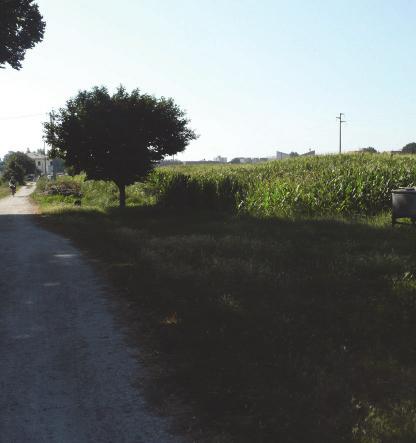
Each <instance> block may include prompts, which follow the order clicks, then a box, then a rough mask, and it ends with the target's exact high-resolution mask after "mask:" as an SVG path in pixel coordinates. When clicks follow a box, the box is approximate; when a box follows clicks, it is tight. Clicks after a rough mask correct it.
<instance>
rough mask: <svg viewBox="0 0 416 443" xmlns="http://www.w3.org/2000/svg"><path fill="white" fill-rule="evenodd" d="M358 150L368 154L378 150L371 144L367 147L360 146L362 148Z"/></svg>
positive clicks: (375, 152)
mask: <svg viewBox="0 0 416 443" xmlns="http://www.w3.org/2000/svg"><path fill="white" fill-rule="evenodd" d="M360 151H361V152H365V153H368V154H377V152H378V151H377V149H376V148H373V147H372V146H369V147H368V148H362V149H360Z"/></svg>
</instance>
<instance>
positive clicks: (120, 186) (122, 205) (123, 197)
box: [117, 184, 126, 208]
mask: <svg viewBox="0 0 416 443" xmlns="http://www.w3.org/2000/svg"><path fill="white" fill-rule="evenodd" d="M117 186H118V189H119V191H120V208H125V207H126V185H124V184H117Z"/></svg>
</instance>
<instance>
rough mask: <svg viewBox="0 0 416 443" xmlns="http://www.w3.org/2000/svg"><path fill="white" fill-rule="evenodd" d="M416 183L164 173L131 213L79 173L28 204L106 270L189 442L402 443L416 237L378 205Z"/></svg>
mask: <svg viewBox="0 0 416 443" xmlns="http://www.w3.org/2000/svg"><path fill="white" fill-rule="evenodd" d="M415 182H416V161H415V160H414V159H413V158H412V157H401V156H400V157H390V156H387V155H377V156H370V155H351V156H347V155H345V156H342V157H339V156H330V157H324V158H316V159H300V158H296V159H293V160H292V159H291V160H287V161H286V160H285V161H281V162H274V163H270V164H264V165H259V166H250V167H247V166H236V167H228V166H224V167H215V168H212V167H205V168H203V167H195V168H191V167H179V168H177V167H174V168H158V169H157V170H155V171H154V172H153V173H152V175H151V176H150V177H149V179H148V181H147V182H145V183H142V184H135V185H132V186H129V187H127V190H126V194H127V208H125V209H124V210H120V209H118V208H116V206H117V204H118V189H117V187H116V186H115V185H112V184H111V183H108V182H94V181H89V182H85V181H84V177H82V176H77V177H74V178H70V177H65V178H61V179H60V180H58V182H57V183H53V182H46V181H40V182H39V185H38V192H37V194H36V195H35V196H34V198H35V199H36V201H37V202H38V203H39V204H40V206H41V209H42V214H43V216H42V222H43V223H44V224H45V225H46V226H48V227H49V228H51V229H55V230H57V231H59V232H64V233H65V234H66V235H67V236H70V237H71V238H72V239H73V240H74V241H75V242H76V243H77V244H79V245H80V246H82V247H83V248H85V249H86V250H88V251H89V252H90V254H92V255H93V256H95V257H97V258H99V259H100V261H101V263H102V264H103V267H104V269H103V271H105V272H106V273H107V274H108V275H109V276H110V278H111V279H112V281H113V284H114V286H115V288H118V290H119V297H120V306H121V308H120V309H121V311H122V312H121V316H122V318H124V319H125V320H126V321H127V322H128V325H129V328H128V329H129V334H130V336H131V338H132V339H133V340H135V341H137V342H138V343H140V345H141V346H142V347H144V349H145V350H146V352H145V355H144V356H143V358H144V361H145V362H146V364H147V365H148V367H149V377H150V378H151V380H150V383H149V384H148V386H150V387H151V388H148V396H149V398H150V399H152V401H153V402H154V403H155V404H156V405H157V406H158V407H159V408H160V409H162V410H164V411H168V413H170V414H173V415H175V414H176V415H177V418H178V422H179V423H182V424H183V428H182V430H183V431H185V432H192V433H193V435H194V437H195V438H196V440H197V441H207V442H211V441H218V442H222V441H223V442H254V441H256V442H274V441H282V442H285V443H286V442H287V443H292V442H293V443H295V442H296V443H298V442H308V443H309V442H320V443H326V442H328V443H333V442H351V441H356V442H360V443H379V442H391V443H408V442H411V441H415V438H416V412H415V411H416V400H415V399H416V396H415V392H414V389H415V388H414V386H416V384H415V382H416V348H415V347H414V345H413V337H414V336H415V334H416V322H415V321H414V318H415V315H416V301H415V300H416V273H415V269H416V256H415V254H414V244H415V241H416V232H415V231H414V229H413V228H412V227H411V226H410V225H406V224H404V225H400V226H398V227H396V228H392V227H391V225H390V217H389V212H388V208H389V206H390V203H389V199H390V191H391V189H392V188H395V187H398V186H411V185H415ZM53 186H55V187H58V188H59V187H60V188H61V189H64V188H65V189H66V190H65V192H61V191H56V190H51V188H52V187H53ZM71 187H72V188H71ZM70 188H71V189H73V191H74V192H73V194H72V195H71V194H69V193H68V192H67V190H68V189H70ZM45 192H46V193H47V194H45ZM279 196H280V197H279ZM282 199H283V202H282ZM75 202H77V203H76V204H74V203H75ZM79 203H81V206H77V205H79ZM318 203H319V204H318ZM314 208H315V209H314ZM179 399H181V405H179V404H178V401H179ZM179 411H181V412H179Z"/></svg>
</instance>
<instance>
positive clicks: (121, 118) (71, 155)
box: [45, 86, 196, 206]
mask: <svg viewBox="0 0 416 443" xmlns="http://www.w3.org/2000/svg"><path fill="white" fill-rule="evenodd" d="M53 117H54V118H53V119H52V121H51V122H49V123H45V139H46V141H47V143H48V144H49V145H50V146H51V152H50V155H51V156H52V157H59V158H62V159H63V160H64V161H65V164H66V165H67V166H68V167H72V168H73V170H74V172H75V173H79V172H81V171H85V172H86V174H87V179H95V180H107V181H113V182H114V183H116V185H117V186H118V188H119V191H120V206H124V205H125V187H126V185H130V184H132V183H134V182H135V181H139V180H142V179H143V178H144V177H145V176H146V175H147V174H148V173H149V172H150V171H151V170H152V169H153V167H154V166H156V165H157V164H158V162H159V161H160V160H162V159H163V158H164V157H165V156H169V155H173V154H176V153H177V152H181V151H183V150H184V149H185V148H186V146H187V145H188V143H189V142H190V141H191V140H194V139H195V138H196V135H195V133H194V132H193V131H192V130H191V129H189V128H188V126H187V125H188V122H189V120H187V119H186V118H185V113H184V112H183V111H182V110H181V109H180V108H179V107H178V106H177V105H176V104H175V102H174V101H173V99H171V98H164V97H162V98H156V97H154V96H151V95H148V94H141V93H140V91H139V90H138V89H135V90H133V91H132V92H131V93H130V94H129V93H128V92H126V90H125V89H124V88H123V87H122V86H120V87H119V88H118V89H117V91H116V92H115V94H113V95H110V94H109V92H108V90H107V89H106V88H104V87H100V88H99V87H95V88H93V89H92V90H91V91H80V92H79V93H78V95H77V96H76V97H74V98H72V99H70V100H69V101H68V102H67V103H66V106H65V108H62V109H60V110H59V112H58V113H57V114H56V115H54V116H53Z"/></svg>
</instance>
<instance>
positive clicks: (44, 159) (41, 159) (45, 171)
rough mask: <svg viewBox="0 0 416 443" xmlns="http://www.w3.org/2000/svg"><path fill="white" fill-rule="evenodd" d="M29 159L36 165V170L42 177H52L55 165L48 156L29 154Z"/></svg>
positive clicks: (35, 153)
mask: <svg viewBox="0 0 416 443" xmlns="http://www.w3.org/2000/svg"><path fill="white" fill-rule="evenodd" d="M27 155H28V157H30V158H31V159H32V160H34V161H35V163H36V168H37V170H38V171H39V173H40V175H52V174H53V164H52V160H51V159H49V158H48V156H47V155H43V154H38V153H37V152H28V153H27Z"/></svg>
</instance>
